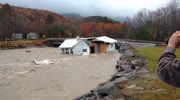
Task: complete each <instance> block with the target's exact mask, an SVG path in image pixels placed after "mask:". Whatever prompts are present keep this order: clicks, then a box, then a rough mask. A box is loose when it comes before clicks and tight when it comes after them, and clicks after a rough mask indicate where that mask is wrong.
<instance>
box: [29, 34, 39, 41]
mask: <svg viewBox="0 0 180 100" xmlns="http://www.w3.org/2000/svg"><path fill="white" fill-rule="evenodd" d="M38 38H39V34H38V33H36V32H30V33H29V34H27V39H32V40H37V39H38Z"/></svg>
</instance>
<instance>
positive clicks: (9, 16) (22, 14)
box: [0, 4, 70, 39]
mask: <svg viewBox="0 0 180 100" xmlns="http://www.w3.org/2000/svg"><path fill="white" fill-rule="evenodd" d="M66 22H70V20H69V19H67V18H65V17H64V16H62V15H60V14H57V13H54V12H50V11H45V10H38V9H29V8H21V7H14V6H10V5H9V4H4V5H3V4H0V37H1V39H2V38H10V36H11V35H12V34H13V33H23V34H28V33H29V32H39V33H40V32H41V33H44V32H45V31H47V29H48V28H49V27H50V25H52V24H57V23H66Z"/></svg>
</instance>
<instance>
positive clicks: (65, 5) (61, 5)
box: [0, 0, 169, 16]
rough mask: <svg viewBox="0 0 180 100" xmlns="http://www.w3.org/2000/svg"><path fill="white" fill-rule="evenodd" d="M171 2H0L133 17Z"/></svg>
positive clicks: (22, 0)
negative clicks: (144, 10)
mask: <svg viewBox="0 0 180 100" xmlns="http://www.w3.org/2000/svg"><path fill="white" fill-rule="evenodd" d="M168 1H169V0H0V3H6V2H7V3H9V4H10V5H15V6H21V7H28V8H36V9H44V10H50V11H54V12H57V13H78V14H81V15H84V16H90V15H104V16H132V15H134V14H135V13H137V11H139V10H141V9H143V8H147V9H151V10H155V9H157V8H158V7H160V6H162V5H163V4H166V3H167V2H168Z"/></svg>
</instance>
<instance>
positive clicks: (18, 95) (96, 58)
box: [0, 48, 119, 100]
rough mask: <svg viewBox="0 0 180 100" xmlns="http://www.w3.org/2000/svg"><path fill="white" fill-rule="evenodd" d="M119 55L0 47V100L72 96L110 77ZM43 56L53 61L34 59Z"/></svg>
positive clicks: (59, 99) (47, 99)
mask: <svg viewBox="0 0 180 100" xmlns="http://www.w3.org/2000/svg"><path fill="white" fill-rule="evenodd" d="M26 51H28V52H26ZM118 58H119V54H118V52H110V53H107V54H92V55H89V56H74V55H64V54H60V53H59V52H58V49H57V48H28V49H15V50H0V100H72V99H73V98H75V97H77V96H80V95H82V94H84V93H86V92H89V91H90V90H92V89H94V88H96V87H97V86H98V84H100V83H102V82H105V81H107V80H109V79H110V78H111V77H112V75H113V74H114V73H115V72H116V70H115V67H114V66H115V65H116V61H117V59H118ZM45 59H49V60H52V61H53V62H54V64H49V65H35V64H34V63H33V60H37V61H42V60H45Z"/></svg>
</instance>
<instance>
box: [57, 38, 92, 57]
mask: <svg viewBox="0 0 180 100" xmlns="http://www.w3.org/2000/svg"><path fill="white" fill-rule="evenodd" d="M59 49H60V51H61V53H63V54H74V55H89V53H90V48H89V46H88V45H87V44H86V43H85V42H84V41H83V40H81V39H66V40H65V41H64V42H63V43H62V44H61V45H60V46H59Z"/></svg>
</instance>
